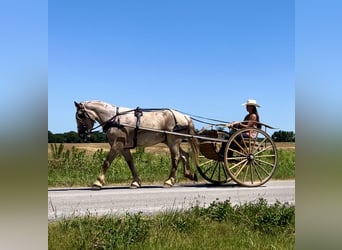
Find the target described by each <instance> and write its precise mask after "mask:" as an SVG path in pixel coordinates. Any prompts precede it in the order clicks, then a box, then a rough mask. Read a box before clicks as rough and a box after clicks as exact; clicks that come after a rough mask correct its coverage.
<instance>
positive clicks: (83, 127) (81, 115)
mask: <svg viewBox="0 0 342 250" xmlns="http://www.w3.org/2000/svg"><path fill="white" fill-rule="evenodd" d="M76 120H77V122H78V123H77V126H78V135H79V136H80V137H81V138H82V139H84V140H86V138H87V137H89V136H90V134H91V132H92V130H93V126H94V123H95V119H92V118H91V117H90V115H89V114H88V112H87V110H86V109H85V108H84V107H82V108H79V109H78V110H77V112H76Z"/></svg>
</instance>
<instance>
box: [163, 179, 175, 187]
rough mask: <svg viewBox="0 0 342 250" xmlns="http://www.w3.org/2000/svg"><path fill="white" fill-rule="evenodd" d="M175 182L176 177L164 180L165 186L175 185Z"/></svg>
mask: <svg viewBox="0 0 342 250" xmlns="http://www.w3.org/2000/svg"><path fill="white" fill-rule="evenodd" d="M174 183H175V179H174V178H170V179H168V180H167V181H165V182H164V187H173V185H174Z"/></svg>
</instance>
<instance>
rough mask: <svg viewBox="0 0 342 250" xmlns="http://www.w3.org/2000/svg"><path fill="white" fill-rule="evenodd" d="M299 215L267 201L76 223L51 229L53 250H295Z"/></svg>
mask: <svg viewBox="0 0 342 250" xmlns="http://www.w3.org/2000/svg"><path fill="white" fill-rule="evenodd" d="M294 212H295V209H294V206H290V205H288V204H280V203H278V202H277V203H275V204H273V205H267V203H266V201H265V200H264V199H259V200H258V201H257V202H254V203H246V204H243V205H239V206H237V205H236V206H233V205H232V204H231V203H230V201H229V200H226V201H223V202H220V201H215V202H213V203H211V204H210V205H209V206H208V207H207V208H201V207H198V206H194V207H193V208H191V209H189V210H184V211H169V212H164V213H162V214H158V215H154V216H144V215H142V214H141V213H138V214H126V215H125V216H121V217H115V216H109V215H108V216H102V217H92V216H85V217H75V218H72V219H65V220H61V221H57V222H50V223H49V224H48V233H49V238H48V245H49V249H172V250H173V249H294V242H295V213H294Z"/></svg>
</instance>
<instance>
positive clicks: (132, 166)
mask: <svg viewBox="0 0 342 250" xmlns="http://www.w3.org/2000/svg"><path fill="white" fill-rule="evenodd" d="M122 155H123V156H124V157H125V160H126V162H127V164H128V166H129V169H130V170H131V173H132V177H133V181H132V183H131V187H132V188H138V187H141V180H140V177H139V174H138V170H137V168H136V167H135V164H134V161H133V157H132V154H131V151H130V150H129V149H125V150H124V151H123V152H122Z"/></svg>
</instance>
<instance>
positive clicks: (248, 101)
mask: <svg viewBox="0 0 342 250" xmlns="http://www.w3.org/2000/svg"><path fill="white" fill-rule="evenodd" d="M242 105H245V106H247V105H252V106H256V107H258V108H259V107H260V105H259V104H257V102H256V100H253V99H248V100H247V102H245V103H242Z"/></svg>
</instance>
